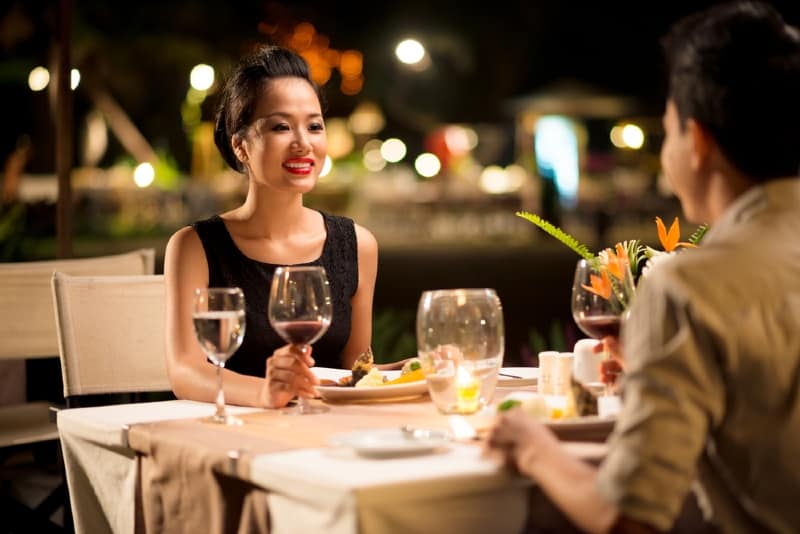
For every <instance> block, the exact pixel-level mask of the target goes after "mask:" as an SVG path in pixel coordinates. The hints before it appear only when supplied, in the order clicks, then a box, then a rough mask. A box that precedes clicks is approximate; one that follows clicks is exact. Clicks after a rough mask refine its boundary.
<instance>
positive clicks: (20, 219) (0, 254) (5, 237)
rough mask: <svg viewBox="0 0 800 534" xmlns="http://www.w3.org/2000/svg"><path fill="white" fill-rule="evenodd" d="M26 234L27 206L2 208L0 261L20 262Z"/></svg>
mask: <svg viewBox="0 0 800 534" xmlns="http://www.w3.org/2000/svg"><path fill="white" fill-rule="evenodd" d="M24 234H25V206H24V205H23V204H11V205H8V206H2V207H0V261H19V259H20V258H19V254H20V248H21V243H22V239H23V238H24V237H25V235H24Z"/></svg>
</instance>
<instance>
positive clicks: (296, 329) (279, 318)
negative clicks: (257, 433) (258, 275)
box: [269, 266, 333, 414]
mask: <svg viewBox="0 0 800 534" xmlns="http://www.w3.org/2000/svg"><path fill="white" fill-rule="evenodd" d="M332 316H333V305H332V304H331V290H330V285H329V284H328V276H327V274H326V273H325V269H324V268H323V267H320V266H302V267H278V268H277V269H275V274H274V276H273V277H272V287H271V288H270V292H269V323H270V324H271V325H272V328H274V329H275V331H276V332H277V333H278V335H279V336H281V337H282V338H283V339H284V340H285V341H286V342H287V343H290V344H292V345H298V346H300V347H303V350H305V348H306V347H307V346H308V345H311V344H312V343H314V342H315V341H316V340H318V339H319V338H320V337H322V335H323V334H324V333H325V332H326V331H327V330H328V326H330V324H331V318H332ZM327 411H328V408H327V407H325V406H312V405H311V403H309V402H308V399H306V398H305V397H303V396H302V395H299V396H298V400H297V406H296V408H295V409H289V410H285V411H284V413H290V414H308V413H321V412H327Z"/></svg>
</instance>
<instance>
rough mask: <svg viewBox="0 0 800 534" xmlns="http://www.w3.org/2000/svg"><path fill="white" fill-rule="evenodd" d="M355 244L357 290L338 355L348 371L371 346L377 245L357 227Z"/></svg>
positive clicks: (361, 228) (376, 271) (372, 238)
mask: <svg viewBox="0 0 800 534" xmlns="http://www.w3.org/2000/svg"><path fill="white" fill-rule="evenodd" d="M356 240H357V242H358V288H357V289H356V292H355V294H354V295H353V298H352V300H351V301H350V304H351V306H352V315H351V317H350V338H349V339H348V340H347V345H345V347H344V350H343V352H342V361H343V365H344V367H345V369H350V368H351V367H352V366H353V362H355V361H356V358H357V357H358V355H359V354H361V353H362V352H365V351H366V350H367V349H369V348H370V345H371V343H372V298H373V296H374V295H375V279H376V278H377V275H378V242H377V241H376V240H375V236H373V235H372V233H371V232H370V231H369V230H367V229H366V228H363V227H361V226H359V225H356Z"/></svg>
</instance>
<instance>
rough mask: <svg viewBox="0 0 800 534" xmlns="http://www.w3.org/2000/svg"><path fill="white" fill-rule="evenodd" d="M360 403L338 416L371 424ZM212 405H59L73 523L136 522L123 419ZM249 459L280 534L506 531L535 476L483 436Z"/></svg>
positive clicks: (187, 415)
mask: <svg viewBox="0 0 800 534" xmlns="http://www.w3.org/2000/svg"><path fill="white" fill-rule="evenodd" d="M420 408H422V410H423V411H426V410H427V407H425V405H422V407H420V406H419V405H418V406H416V407H414V406H404V405H402V404H383V405H380V406H374V407H373V408H371V409H370V410H369V412H368V413H370V414H372V413H380V412H382V411H383V410H386V413H389V412H400V413H403V411H404V410H417V412H418V411H419V410H420ZM335 409H336V407H334V410H335ZM355 410H357V408H347V407H344V408H342V409H341V412H340V413H339V415H338V417H339V418H340V419H336V420H335V421H339V420H341V421H347V420H348V418H350V419H353V420H356V421H359V423H358V424H366V422H362V420H360V419H359V418H358V417H354V411H355ZM373 410H374V412H373ZM230 411H231V412H232V413H238V414H241V413H246V412H253V411H256V410H253V409H247V408H230ZM211 412H213V405H211V404H205V403H197V402H189V401H165V402H158V403H144V404H132V405H118V406H108V407H100V408H79V409H72V410H64V411H61V412H59V414H58V427H59V432H60V435H61V439H62V444H63V449H64V462H65V465H66V469H67V479H68V482H69V487H70V493H71V496H72V509H73V514H74V518H75V527H76V532H78V533H82V532H91V533H104V532H116V533H130V532H133V531H134V526H135V524H136V522H135V497H136V480H137V468H138V463H137V461H136V455H135V453H134V452H133V450H132V449H131V448H130V447H128V444H127V437H126V436H127V433H126V429H125V427H126V425H133V424H136V423H151V422H157V421H167V420H174V419H192V418H198V417H202V416H206V415H209V414H210V413H211ZM335 414H336V412H334V416H336V415H335ZM259 416H260V415H259ZM280 417H292V416H280ZM300 417H316V416H300ZM290 421H295V422H297V420H295V419H293V418H292V419H287V420H286V424H290ZM305 421H312V420H311V419H308V420H303V422H305ZM317 421H318V422H320V421H321V420H317ZM331 421H332V420H331V419H326V420H324V422H327V423H328V424H330V422H331ZM317 424H321V422H320V423H317ZM156 437H157V436H156ZM187 441H188V440H187ZM187 447H191V444H190V443H187ZM576 447H577V448H576V449H575V450H574V452H575V454H576V455H578V456H582V457H587V458H590V457H595V458H596V457H598V456H601V455H602V454H603V451H604V445H601V444H579V445H576ZM248 465H249V473H245V474H243V475H242V474H240V476H242V477H244V478H249V482H251V483H253V484H255V485H257V486H261V487H263V488H265V489H266V490H267V493H268V497H267V499H268V508H269V512H270V520H271V525H270V528H271V532H275V533H278V534H280V533H289V532H292V533H295V532H326V533H342V534H350V533H355V532H460V533H462V532H463V533H470V532H493V533H504V532H519V531H520V529H521V528H522V526H523V525H524V523H525V520H526V509H527V498H528V493H529V487H530V481H528V480H526V479H523V478H520V477H516V476H514V475H512V474H510V473H509V472H507V471H506V470H505V469H503V468H502V467H501V466H498V465H496V464H495V463H494V462H492V461H490V460H488V459H487V458H484V457H483V456H482V453H481V447H480V445H478V444H472V443H470V444H466V443H449V444H448V445H447V447H446V448H444V449H442V450H437V451H435V452H433V453H430V454H423V455H419V456H405V457H399V458H381V459H375V458H365V457H361V456H357V455H356V454H355V453H354V452H352V451H351V450H349V449H337V448H319V446H318V445H316V446H315V448H306V449H296V450H283V451H280V452H269V453H266V454H253V455H252V456H251V457H250V458H249V464H248Z"/></svg>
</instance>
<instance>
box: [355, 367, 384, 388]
mask: <svg viewBox="0 0 800 534" xmlns="http://www.w3.org/2000/svg"><path fill="white" fill-rule="evenodd" d="M384 382H386V377H384V376H383V375H382V374H381V372H380V371H379V370H378V368H377V367H373V368H372V369H370V370H369V372H368V373H367V374H366V375H364V376H362V377H361V379H360V380H359V381H358V382H356V384H355V387H357V388H364V387H372V386H382V385H383V384H384Z"/></svg>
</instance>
